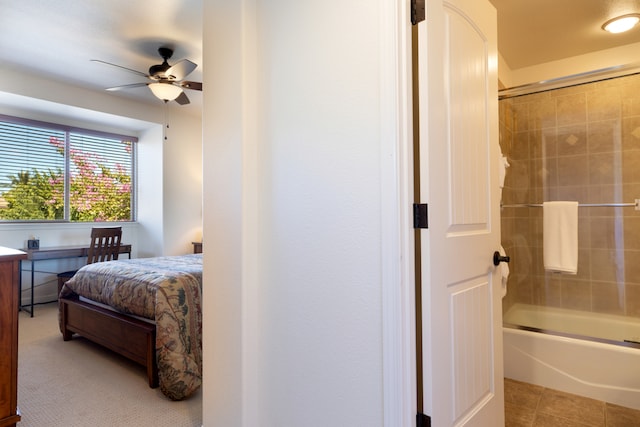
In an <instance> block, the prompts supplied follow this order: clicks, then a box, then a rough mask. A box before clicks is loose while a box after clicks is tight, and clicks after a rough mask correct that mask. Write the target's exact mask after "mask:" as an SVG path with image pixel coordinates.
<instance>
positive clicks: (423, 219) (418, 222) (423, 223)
mask: <svg viewBox="0 0 640 427" xmlns="http://www.w3.org/2000/svg"><path fill="white" fill-rule="evenodd" d="M428 206H429V205H427V204H426V203H414V204H413V228H429V212H428V211H429V209H428Z"/></svg>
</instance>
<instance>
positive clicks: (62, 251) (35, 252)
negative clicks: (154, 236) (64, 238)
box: [18, 244, 131, 317]
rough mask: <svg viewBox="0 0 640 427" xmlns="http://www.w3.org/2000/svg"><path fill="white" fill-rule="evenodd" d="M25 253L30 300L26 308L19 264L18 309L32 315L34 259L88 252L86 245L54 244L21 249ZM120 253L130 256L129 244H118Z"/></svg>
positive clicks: (67, 256)
mask: <svg viewBox="0 0 640 427" xmlns="http://www.w3.org/2000/svg"><path fill="white" fill-rule="evenodd" d="M22 250H23V251H24V252H25V253H26V254H27V261H31V302H30V304H29V309H28V310H27V309H26V308H25V307H24V306H23V305H22V265H20V287H19V292H18V298H19V305H20V310H24V311H26V312H28V313H29V314H31V317H33V290H34V286H33V283H34V278H35V263H36V261H43V260H48V259H62V258H82V257H86V256H87V254H88V252H89V246H88V245H80V246H55V247H49V248H40V249H22ZM120 253H121V254H127V255H128V256H129V258H131V245H129V244H120ZM21 264H22V262H21Z"/></svg>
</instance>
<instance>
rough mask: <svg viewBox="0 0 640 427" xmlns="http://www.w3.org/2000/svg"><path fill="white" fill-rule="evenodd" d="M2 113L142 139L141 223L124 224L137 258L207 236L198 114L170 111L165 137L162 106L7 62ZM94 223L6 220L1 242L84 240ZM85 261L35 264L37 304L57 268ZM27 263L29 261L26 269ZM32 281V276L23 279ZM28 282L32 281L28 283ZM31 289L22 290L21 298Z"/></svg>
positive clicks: (51, 294)
mask: <svg viewBox="0 0 640 427" xmlns="http://www.w3.org/2000/svg"><path fill="white" fill-rule="evenodd" d="M2 67H3V68H2V70H1V71H2V73H1V74H2V76H3V78H2V79H0V114H8V115H15V116H19V117H27V118H33V119H37V120H45V121H47V120H48V121H55V122H59V123H63V124H68V125H75V126H82V127H89V128H93V129H98V130H103V131H112V132H113V131H117V132H118V133H122V132H123V131H130V132H133V133H134V134H136V135H137V136H138V137H139V147H138V148H139V152H138V154H139V156H138V165H137V166H138V174H139V178H140V189H139V194H138V203H139V208H140V209H139V215H138V221H137V223H127V224H123V227H124V232H123V241H124V242H126V243H131V244H132V245H133V256H134V257H142V256H154V255H163V254H166V255H176V254H182V253H189V252H191V251H192V246H191V242H192V241H194V240H198V239H199V238H200V236H201V224H202V218H201V212H202V197H201V194H202V178H201V176H202V154H201V147H202V124H201V123H202V122H201V118H200V116H199V115H189V114H184V113H181V112H180V110H179V107H173V108H171V109H170V110H169V112H170V114H168V117H169V121H170V125H171V133H170V134H169V139H168V140H167V141H163V140H162V126H163V120H164V118H165V111H164V110H163V104H162V103H161V102H158V104H159V105H158V106H155V105H150V104H143V103H140V102H134V101H131V100H129V99H126V98H123V97H119V96H114V95H111V94H108V93H104V91H91V90H87V89H83V88H78V87H74V86H72V85H68V84H65V83H61V82H53V81H49V80H46V79H42V78H40V77H37V76H34V75H30V74H29V73H28V72H25V71H23V70H14V69H11V68H7V67H6V66H2ZM90 228H91V224H55V225H52V224H30V225H25V224H20V225H16V224H0V245H1V246H8V247H15V248H21V247H24V246H25V241H26V240H27V239H28V238H29V237H30V236H31V235H36V236H39V237H40V240H41V243H40V244H41V246H43V247H44V246H61V245H70V244H82V243H86V242H87V239H88V236H89V230H90ZM81 264H82V260H64V261H58V262H46V263H38V264H36V266H37V269H38V270H43V271H45V272H48V273H41V274H39V275H38V277H37V278H36V286H37V287H38V288H37V289H36V301H50V300H52V299H55V290H56V276H55V272H59V271H64V270H70V269H74V268H77V266H78V265H81ZM27 267H28V266H27ZM25 278H26V276H25ZM29 283H30V280H29V279H27V281H26V282H25V285H26V286H25V287H28V284H29ZM27 294H28V291H27V292H23V301H25V297H26V295H27Z"/></svg>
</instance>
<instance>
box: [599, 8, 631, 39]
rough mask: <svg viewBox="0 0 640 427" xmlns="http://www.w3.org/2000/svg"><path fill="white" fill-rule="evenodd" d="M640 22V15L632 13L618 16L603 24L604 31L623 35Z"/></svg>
mask: <svg viewBox="0 0 640 427" xmlns="http://www.w3.org/2000/svg"><path fill="white" fill-rule="evenodd" d="M639 21H640V14H637V13H630V14H628V15H622V16H618V17H616V18H613V19H609V20H608V21H607V22H605V23H604V24H602V29H603V30H605V31H608V32H610V33H614V34H615V33H623V32H625V31H629V30H630V29H632V28H633V27H635V26H636V24H637V23H638V22H639Z"/></svg>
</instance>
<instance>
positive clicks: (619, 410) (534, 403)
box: [504, 379, 640, 427]
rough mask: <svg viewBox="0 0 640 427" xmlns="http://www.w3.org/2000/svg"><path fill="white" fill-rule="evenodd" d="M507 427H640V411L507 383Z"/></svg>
mask: <svg viewBox="0 0 640 427" xmlns="http://www.w3.org/2000/svg"><path fill="white" fill-rule="evenodd" d="M504 406H505V426H506V427H640V411H638V410H635V409H629V408H624V407H622V406H618V405H613V404H611V403H606V402H601V401H599V400H594V399H590V398H587V397H582V396H576V395H573V394H569V393H564V392H561V391H557V390H551V389H548V388H545V387H540V386H537V385H532V384H527V383H523V382H520V381H514V380H511V379H505V381H504Z"/></svg>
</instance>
